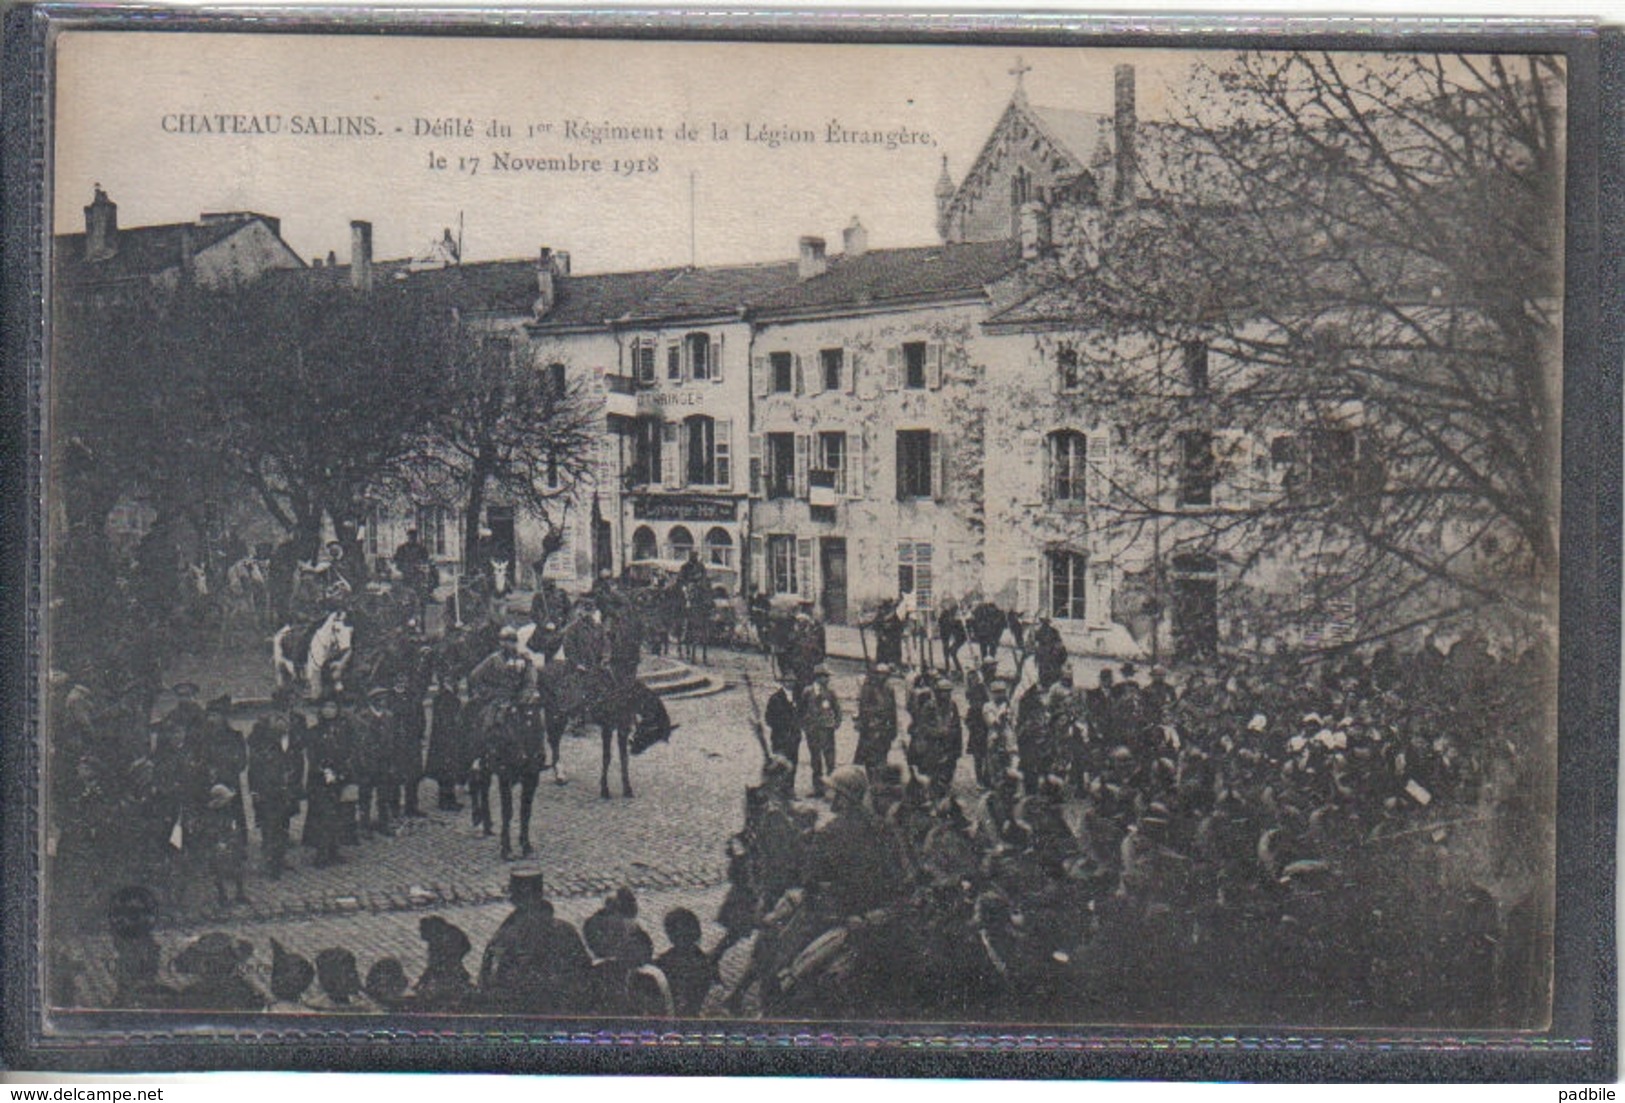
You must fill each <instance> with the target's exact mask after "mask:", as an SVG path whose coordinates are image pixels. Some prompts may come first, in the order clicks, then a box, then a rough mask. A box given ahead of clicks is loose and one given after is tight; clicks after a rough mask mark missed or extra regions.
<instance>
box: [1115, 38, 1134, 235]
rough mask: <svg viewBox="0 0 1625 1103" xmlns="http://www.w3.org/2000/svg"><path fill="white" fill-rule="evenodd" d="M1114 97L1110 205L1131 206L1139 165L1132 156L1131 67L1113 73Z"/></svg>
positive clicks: (1132, 81)
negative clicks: (1113, 164)
mask: <svg viewBox="0 0 1625 1103" xmlns="http://www.w3.org/2000/svg"><path fill="white" fill-rule="evenodd" d="M1114 74H1115V79H1116V95H1115V96H1114V98H1113V101H1112V102H1113V107H1112V129H1113V131H1114V132H1115V137H1116V139H1117V142H1116V146H1117V148H1116V152H1115V160H1116V166H1115V167H1116V170H1117V172H1116V177H1117V178H1116V180H1115V181H1114V182H1113V184H1112V202H1113V203H1115V204H1116V205H1117V206H1119V207H1128V206H1132V205H1133V204H1134V181H1135V177H1136V175H1137V174H1138V171H1139V162H1138V159H1137V158H1136V157H1135V155H1134V131H1135V127H1136V122H1135V118H1134V66H1132V65H1119V66H1117V68H1116V69H1115V70H1114Z"/></svg>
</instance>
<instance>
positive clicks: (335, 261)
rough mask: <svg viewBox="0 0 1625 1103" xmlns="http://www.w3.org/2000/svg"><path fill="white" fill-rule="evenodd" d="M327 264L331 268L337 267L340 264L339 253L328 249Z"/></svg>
mask: <svg viewBox="0 0 1625 1103" xmlns="http://www.w3.org/2000/svg"><path fill="white" fill-rule="evenodd" d="M327 266H328V267H329V268H337V267H338V266H339V255H338V254H337V253H335V252H334V251H333V250H331V249H329V250H328V251H327Z"/></svg>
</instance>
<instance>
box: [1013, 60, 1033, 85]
mask: <svg viewBox="0 0 1625 1103" xmlns="http://www.w3.org/2000/svg"><path fill="white" fill-rule="evenodd" d="M1032 71H1033V67H1032V66H1031V65H1023V64H1022V62H1021V55H1020V54H1017V55H1016V64H1015V67H1014V68H1012V69H1010V70H1009V73H1010V75H1011V76H1013V77H1015V78H1016V88H1017V90H1018V91H1019V90H1020V89H1021V78H1022V77H1025V76H1026V75H1027V74H1028V73H1030V72H1032Z"/></svg>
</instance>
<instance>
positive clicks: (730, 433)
mask: <svg viewBox="0 0 1625 1103" xmlns="http://www.w3.org/2000/svg"><path fill="white" fill-rule="evenodd" d="M715 428H716V442H715V449H716V450H715V452H714V453H713V455H714V457H715V459H716V469H717V474H716V485H717V486H719V487H721V488H722V489H723V490H732V489H733V485H734V423H733V419H732V418H726V417H719V418H717V420H716V426H715Z"/></svg>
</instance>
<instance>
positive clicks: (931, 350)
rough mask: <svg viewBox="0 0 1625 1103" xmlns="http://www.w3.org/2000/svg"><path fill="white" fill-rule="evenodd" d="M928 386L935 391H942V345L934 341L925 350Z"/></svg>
mask: <svg viewBox="0 0 1625 1103" xmlns="http://www.w3.org/2000/svg"><path fill="white" fill-rule="evenodd" d="M925 374H926V385H927V386H929V387H930V388H931V389H932V390H933V391H940V390H942V343H941V342H940V341H933V342H932V343H931V344H929V345H927V346H926V348H925Z"/></svg>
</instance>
